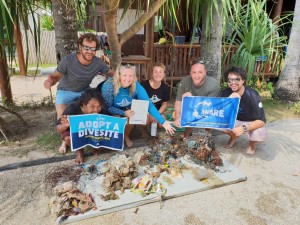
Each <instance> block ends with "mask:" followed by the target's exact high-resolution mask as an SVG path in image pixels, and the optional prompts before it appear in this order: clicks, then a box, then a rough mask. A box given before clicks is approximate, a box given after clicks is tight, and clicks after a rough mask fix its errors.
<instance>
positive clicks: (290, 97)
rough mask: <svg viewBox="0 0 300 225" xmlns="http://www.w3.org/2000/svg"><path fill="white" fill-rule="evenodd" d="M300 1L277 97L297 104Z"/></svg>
mask: <svg viewBox="0 0 300 225" xmlns="http://www.w3.org/2000/svg"><path fill="white" fill-rule="evenodd" d="M299 35H300V0H296V5H295V10H294V19H293V26H292V30H291V36H290V40H289V45H288V49H287V55H286V58H285V66H284V68H283V70H282V72H281V74H280V76H279V81H278V82H277V85H276V89H275V97H276V98H278V99H280V100H284V101H293V102H296V101H298V100H299V97H300V73H299V71H300V54H299V51H300V42H299Z"/></svg>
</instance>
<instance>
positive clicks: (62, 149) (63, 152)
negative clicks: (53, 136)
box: [58, 141, 67, 154]
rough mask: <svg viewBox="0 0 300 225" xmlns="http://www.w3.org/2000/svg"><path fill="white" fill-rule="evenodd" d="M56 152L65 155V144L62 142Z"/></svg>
mask: <svg viewBox="0 0 300 225" xmlns="http://www.w3.org/2000/svg"><path fill="white" fill-rule="evenodd" d="M58 151H59V153H61V154H66V152H67V143H66V142H65V141H63V142H62V143H61V146H60V147H59V149H58Z"/></svg>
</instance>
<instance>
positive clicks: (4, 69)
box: [0, 45, 13, 104]
mask: <svg viewBox="0 0 300 225" xmlns="http://www.w3.org/2000/svg"><path fill="white" fill-rule="evenodd" d="M0 90H1V98H2V102H3V103H4V104H11V103H13V97H12V92H11V86H10V78H9V74H8V65H7V60H6V54H5V49H4V48H3V47H2V45H0Z"/></svg>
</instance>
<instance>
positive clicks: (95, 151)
mask: <svg viewBox="0 0 300 225" xmlns="http://www.w3.org/2000/svg"><path fill="white" fill-rule="evenodd" d="M101 150H102V148H93V150H92V152H93V154H94V155H100V153H101Z"/></svg>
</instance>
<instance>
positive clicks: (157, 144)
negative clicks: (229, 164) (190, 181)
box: [149, 133, 223, 170]
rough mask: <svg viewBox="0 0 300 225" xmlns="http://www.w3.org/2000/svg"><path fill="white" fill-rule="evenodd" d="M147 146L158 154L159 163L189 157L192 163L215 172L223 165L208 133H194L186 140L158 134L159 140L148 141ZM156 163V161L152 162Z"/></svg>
mask: <svg viewBox="0 0 300 225" xmlns="http://www.w3.org/2000/svg"><path fill="white" fill-rule="evenodd" d="M149 146H150V148H151V149H152V150H153V151H154V152H157V153H159V154H160V161H159V160H158V162H160V163H164V161H165V160H166V159H168V158H174V159H176V158H179V157H184V156H189V158H190V159H191V160H192V161H193V162H194V163H196V164H198V165H202V166H204V167H206V168H207V169H212V170H217V169H218V167H219V166H222V165H223V162H222V159H221V158H220V156H219V154H218V152H217V151H216V146H215V143H214V141H213V140H212V139H211V134H209V133H207V134H206V135H203V134H201V133H194V134H193V135H192V136H190V137H189V138H188V139H187V140H183V139H182V138H181V137H179V136H175V137H170V136H169V135H167V134H166V133H160V135H159V138H157V139H152V140H150V141H149ZM153 154H155V153H153ZM156 162H157V160H156V161H154V163H156ZM150 163H151V162H150Z"/></svg>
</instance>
